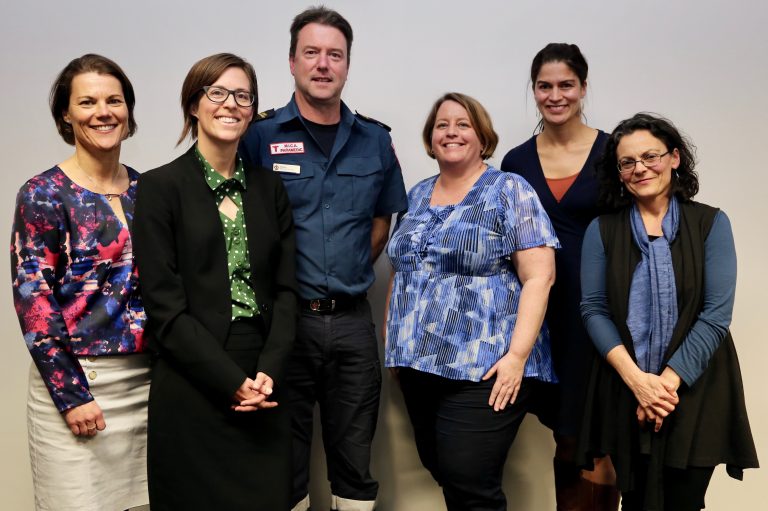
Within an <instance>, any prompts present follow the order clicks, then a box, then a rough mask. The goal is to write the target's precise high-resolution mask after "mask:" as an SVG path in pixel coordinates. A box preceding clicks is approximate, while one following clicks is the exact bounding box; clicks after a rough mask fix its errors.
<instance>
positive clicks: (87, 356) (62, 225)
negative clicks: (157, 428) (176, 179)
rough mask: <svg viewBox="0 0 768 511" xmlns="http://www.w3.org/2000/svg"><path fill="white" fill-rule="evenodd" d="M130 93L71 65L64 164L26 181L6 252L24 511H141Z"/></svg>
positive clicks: (58, 117) (119, 82) (59, 112)
mask: <svg viewBox="0 0 768 511" xmlns="http://www.w3.org/2000/svg"><path fill="white" fill-rule="evenodd" d="M134 103H135V98H134V93H133V87H132V86H131V83H130V81H128V78H127V77H126V76H125V74H124V73H123V71H122V70H121V69H120V67H119V66H118V65H117V64H115V63H114V62H112V61H111V60H109V59H107V58H104V57H102V56H100V55H83V56H82V57H80V58H76V59H74V60H73V61H72V62H70V63H69V64H68V65H67V66H66V67H65V68H64V70H63V71H62V72H61V73H60V74H59V76H58V78H57V79H56V81H55V82H54V84H53V87H52V88H51V113H52V114H53V118H54V120H55V122H56V126H57V128H58V130H59V133H60V134H61V137H62V138H63V139H64V141H65V142H66V143H68V144H71V145H73V146H74V147H75V151H74V154H73V155H72V156H70V157H69V158H67V159H66V160H64V161H63V162H62V163H60V164H58V165H55V166H54V167H53V168H51V169H49V170H47V171H45V172H43V173H41V174H39V175H37V176H35V177H33V178H32V179H30V180H29V181H27V182H26V183H25V184H24V185H23V186H22V187H21V190H20V191H19V194H18V197H17V200H16V215H15V218H14V224H13V233H12V240H11V273H12V277H13V298H14V303H15V306H16V312H17V314H18V316H19V322H20V323H21V329H22V331H23V333H24V340H25V341H26V344H27V347H28V348H29V352H30V354H31V355H32V360H33V362H34V366H33V367H32V368H31V370H30V377H29V395H28V400H27V422H28V428H29V452H30V458H31V462H32V475H33V481H34V490H35V508H36V509H37V510H48V509H55V510H57V511H67V510H78V511H85V510H91V511H104V510H106V511H109V510H123V509H126V508H128V507H132V506H140V505H143V504H146V503H147V502H148V498H147V478H146V470H145V445H146V434H147V396H148V392H149V358H148V355H146V354H143V353H142V352H143V351H144V350H145V344H146V343H145V342H144V336H143V333H144V320H145V315H144V307H143V305H142V301H141V298H140V296H139V289H138V272H137V270H136V265H135V264H134V262H133V249H132V239H131V235H132V229H133V205H134V198H135V196H136V181H137V179H138V176H139V174H138V172H136V171H135V170H133V169H131V168H130V167H127V166H125V165H122V164H121V163H120V146H121V143H122V141H123V140H124V139H125V138H127V137H129V136H131V135H133V133H134V132H135V131H136V121H135V120H134V117H133V106H134Z"/></svg>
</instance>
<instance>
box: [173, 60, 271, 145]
mask: <svg viewBox="0 0 768 511" xmlns="http://www.w3.org/2000/svg"><path fill="white" fill-rule="evenodd" d="M230 67H236V68H239V69H242V70H243V72H245V75H246V76H247V77H248V81H249V82H250V83H251V92H253V96H254V98H255V99H254V101H253V111H254V112H258V109H259V91H258V85H257V83H256V72H255V71H254V70H253V66H252V65H250V64H249V63H248V62H247V61H246V60H245V59H243V58H241V57H238V56H237V55H233V54H232V53H217V54H216V55H211V56H210V57H205V58H204V59H201V60H198V61H197V62H195V63H194V64H193V65H192V68H191V69H190V70H189V73H187V77H186V78H184V85H182V86H181V110H182V111H183V112H184V127H183V128H182V129H181V136H180V137H179V141H178V142H176V145H179V144H181V143H182V142H183V141H184V139H185V138H187V137H191V138H192V140H194V139H196V138H197V118H196V117H195V116H193V115H192V108H193V107H194V106H195V105H196V104H197V102H198V101H199V100H200V96H202V94H203V87H205V86H206V85H211V84H212V83H213V82H215V81H216V80H217V79H218V78H219V77H220V76H221V75H222V74H223V73H224V71H226V70H227V69H229V68H230ZM255 119H256V116H255V115H254V116H253V118H252V119H251V122H253V121H254V120H255Z"/></svg>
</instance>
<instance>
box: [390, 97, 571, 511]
mask: <svg viewBox="0 0 768 511" xmlns="http://www.w3.org/2000/svg"><path fill="white" fill-rule="evenodd" d="M422 135H423V142H424V145H425V148H426V149H427V153H428V154H429V156H430V157H432V158H434V159H436V160H437V162H438V165H439V167H440V173H439V175H437V176H433V177H431V178H428V179H425V180H424V181H422V182H420V183H418V184H417V185H416V186H415V187H414V188H413V189H412V190H411V191H410V193H409V195H408V204H409V208H408V212H407V213H406V214H405V215H404V216H403V217H402V218H401V219H400V220H399V222H398V225H397V227H396V228H395V232H394V234H393V235H392V240H391V242H390V244H389V248H388V254H389V257H390V260H391V261H392V265H393V268H394V275H393V279H392V281H391V283H390V298H389V300H388V302H389V303H388V318H387V346H386V365H387V367H390V368H396V370H397V373H398V375H399V380H400V385H401V388H402V391H403V396H404V397H405V402H406V406H407V409H408V414H409V416H410V419H411V422H412V424H413V427H414V433H415V437H416V446H417V448H418V451H419V456H420V458H421V461H422V463H423V464H424V466H425V467H426V468H427V469H428V470H429V471H430V472H431V473H432V476H433V477H434V478H435V480H436V481H437V482H438V483H439V484H440V485H441V486H442V487H443V493H444V496H445V501H446V505H447V508H448V510H449V511H453V510H462V511H466V510H473V509H476V510H480V509H482V510H499V511H501V510H505V509H506V499H505V497H504V493H503V492H502V489H501V480H502V470H503V467H504V462H505V460H506V455H507V451H508V450H509V447H510V445H511V444H512V441H513V440H514V438H515V435H516V433H517V430H518V428H519V426H520V423H521V422H522V419H523V417H524V416H525V413H526V411H528V409H529V407H530V406H531V405H532V403H531V400H530V396H531V395H532V392H533V389H534V388H535V387H536V386H537V385H538V384H539V382H553V381H555V380H556V378H555V375H554V373H553V371H552V360H551V356H550V347H549V338H548V335H547V333H546V332H545V331H543V330H542V320H543V317H544V311H545V309H546V306H547V296H548V293H549V289H550V287H551V286H552V282H553V281H554V277H555V270H554V250H553V249H554V248H557V247H559V243H558V241H557V237H556V236H555V234H554V231H553V229H552V225H551V224H550V221H549V218H548V217H547V215H546V213H545V212H544V210H543V208H542V206H541V204H540V202H539V199H538V197H537V195H536V193H535V192H534V191H533V189H532V188H531V187H530V185H529V184H528V183H527V182H526V181H525V180H524V179H522V178H521V177H519V176H517V175H514V174H510V173H505V172H501V171H499V170H497V169H495V168H493V167H491V166H490V165H488V164H486V163H484V159H486V158H489V157H490V156H491V155H492V154H493V151H494V149H495V148H496V144H497V142H498V136H497V135H496V133H495V132H494V130H493V125H492V123H491V119H490V117H489V115H488V113H487V112H486V111H485V109H484V108H483V107H482V105H480V103H478V102H477V101H476V100H475V99H473V98H470V97H468V96H466V95H464V94H458V93H449V94H446V95H444V96H442V97H441V98H440V99H438V100H437V102H436V103H435V104H434V106H433V107H432V110H431V112H430V114H429V116H428V117H427V121H426V123H425V125H424V130H423V133H422Z"/></svg>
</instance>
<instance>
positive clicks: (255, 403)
mask: <svg viewBox="0 0 768 511" xmlns="http://www.w3.org/2000/svg"><path fill="white" fill-rule="evenodd" d="M273 389H274V381H273V380H272V378H271V377H270V376H269V375H267V374H266V373H262V372H259V373H257V374H256V379H255V380H251V379H250V378H246V380H245V382H244V383H243V385H241V387H240V389H239V390H238V393H237V394H236V398H241V399H240V401H239V403H238V404H235V405H232V409H233V410H234V411H236V412H254V411H256V410H263V409H267V408H274V407H276V406H277V402H276V401H268V399H269V396H271V395H272V392H273Z"/></svg>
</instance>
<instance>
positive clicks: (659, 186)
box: [616, 130, 680, 203]
mask: <svg viewBox="0 0 768 511" xmlns="http://www.w3.org/2000/svg"><path fill="white" fill-rule="evenodd" d="M668 151H669V154H667V155H665V156H662V157H661V159H660V160H659V162H658V163H657V164H655V165H654V166H653V168H650V169H649V168H646V167H645V165H643V164H642V163H635V169H634V171H630V172H623V173H621V180H622V182H623V183H624V186H625V187H626V188H627V190H628V191H629V193H631V194H632V195H633V196H634V197H635V199H636V200H637V201H638V202H641V203H643V202H649V203H650V202H653V201H655V200H658V199H660V198H661V199H668V198H669V197H670V194H671V190H672V171H673V170H675V169H676V168H677V167H678V166H680V154H679V152H678V150H677V149H672V150H670V149H669V148H668V147H667V146H666V145H665V144H664V142H662V141H661V140H659V139H658V138H656V137H654V136H653V135H652V134H651V132H650V131H647V130H638V131H635V132H632V133H630V134H629V135H625V136H623V137H622V138H621V140H620V141H619V144H618V145H617V146H616V159H617V160H618V161H622V160H640V159H642V158H648V157H649V156H651V155H661V154H664V153H666V152H668ZM617 172H618V170H617Z"/></svg>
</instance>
